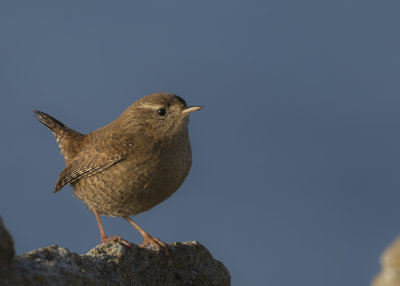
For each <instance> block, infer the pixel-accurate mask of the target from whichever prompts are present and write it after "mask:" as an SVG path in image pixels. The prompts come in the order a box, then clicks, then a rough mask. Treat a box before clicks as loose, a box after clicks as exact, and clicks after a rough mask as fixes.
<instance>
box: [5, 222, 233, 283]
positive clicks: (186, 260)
mask: <svg viewBox="0 0 400 286" xmlns="http://www.w3.org/2000/svg"><path fill="white" fill-rule="evenodd" d="M1 226H2V225H1V223H0V234H1V235H2V236H1V237H0V250H1V253H0V259H2V260H1V261H4V262H5V263H6V264H7V263H8V264H7V265H8V267H9V268H10V267H11V266H12V269H11V270H9V271H7V273H3V274H2V276H0V285H16V286H19V285H60V286H62V285H132V286H134V285H135V286H136V285H221V286H222V285H230V275H229V272H228V270H227V269H226V268H225V266H224V265H223V264H222V263H221V262H219V261H217V260H215V259H214V258H213V257H212V255H211V254H210V252H209V251H208V250H207V249H206V248H205V247H204V246H202V245H201V244H200V243H198V242H195V241H193V242H184V243H178V242H175V243H172V244H170V245H169V246H170V250H171V254H170V256H167V255H166V254H165V253H164V252H157V251H155V250H152V249H143V248H140V247H138V246H133V247H132V248H131V249H127V248H126V247H124V246H122V245H120V244H119V243H116V242H110V243H107V244H100V245H97V246H96V247H94V248H93V249H91V250H90V251H89V252H88V253H87V254H85V255H79V254H77V253H73V252H70V251H69V250H68V249H66V248H63V247H59V246H57V245H53V246H48V247H45V248H40V249H37V250H33V251H31V252H29V253H27V254H24V255H19V256H15V257H14V258H13V259H10V257H11V258H12V257H13V253H14V249H13V246H12V239H11V237H10V236H9V235H8V238H9V239H10V240H8V244H3V236H4V237H7V235H4V234H3V232H2V229H1ZM6 233H7V234H8V232H6ZM4 241H7V240H6V239H4ZM10 241H11V244H10ZM3 245H5V246H6V247H5V248H2V247H3ZM11 260H13V261H12V265H11Z"/></svg>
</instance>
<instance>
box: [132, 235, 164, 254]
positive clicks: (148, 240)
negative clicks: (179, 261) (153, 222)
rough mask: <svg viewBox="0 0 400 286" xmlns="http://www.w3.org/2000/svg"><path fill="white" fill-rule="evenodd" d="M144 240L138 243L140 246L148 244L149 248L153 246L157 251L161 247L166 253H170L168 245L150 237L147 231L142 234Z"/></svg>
mask: <svg viewBox="0 0 400 286" xmlns="http://www.w3.org/2000/svg"><path fill="white" fill-rule="evenodd" d="M143 238H144V241H143V242H142V243H141V244H139V246H140V247H143V248H144V247H146V246H149V247H150V248H154V249H156V250H157V251H160V249H163V250H164V251H165V253H166V254H167V255H170V251H169V247H168V245H167V244H165V243H164V242H162V241H161V240H159V239H158V238H155V237H152V236H151V235H150V234H148V233H147V232H146V233H145V234H144V235H143Z"/></svg>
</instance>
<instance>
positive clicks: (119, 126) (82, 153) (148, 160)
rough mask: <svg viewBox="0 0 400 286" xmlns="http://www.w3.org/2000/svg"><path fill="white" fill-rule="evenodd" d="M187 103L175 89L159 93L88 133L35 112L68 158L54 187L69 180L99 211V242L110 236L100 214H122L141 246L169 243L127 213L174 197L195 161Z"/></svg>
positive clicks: (88, 204)
mask: <svg viewBox="0 0 400 286" xmlns="http://www.w3.org/2000/svg"><path fill="white" fill-rule="evenodd" d="M201 108H202V107H199V106H193V107H188V106H187V105H186V102H185V101H184V100H183V99H182V98H180V97H178V96H176V95H173V94H169V93H155V94H151V95H148V96H145V97H143V98H141V99H140V100H138V101H136V102H135V103H133V104H132V105H131V106H129V107H128V108H127V109H126V110H125V111H124V112H123V113H122V114H121V115H120V116H119V117H118V118H117V119H116V120H115V121H113V122H111V123H110V124H108V125H106V126H104V127H102V128H100V129H98V130H96V131H93V132H91V133H89V134H87V135H83V134H81V133H78V132H76V131H74V130H72V129H70V128H68V127H67V126H65V125H64V124H63V123H61V122H60V121H58V120H57V119H55V118H53V117H51V116H50V115H48V114H46V113H43V112H40V111H34V112H35V114H36V116H37V119H38V120H39V121H40V122H42V123H43V124H44V125H46V126H47V127H48V128H49V129H50V130H51V131H52V132H53V133H54V135H55V136H56V139H57V142H58V144H59V147H60V152H61V154H63V156H64V158H65V164H66V167H65V169H64V170H63V171H62V172H61V174H60V176H59V179H58V181H57V183H56V186H55V189H54V192H57V191H59V190H60V189H61V188H62V187H64V186H65V185H67V184H71V186H72V187H73V189H74V194H75V195H76V196H77V197H78V198H79V199H81V200H82V201H83V202H84V203H85V204H86V205H87V206H88V207H89V208H90V209H91V210H92V211H93V213H94V214H95V216H96V219H97V222H98V224H99V229H100V235H101V241H102V242H106V241H110V240H117V241H120V242H122V243H124V244H125V245H128V246H129V245H130V244H129V243H128V242H127V241H125V240H123V239H121V238H120V237H119V235H116V236H114V237H107V236H106V235H105V233H104V230H103V227H102V225H101V221H100V217H99V214H102V215H106V216H116V217H123V218H125V219H126V220H128V221H129V222H130V223H131V224H132V225H133V226H134V227H135V228H136V229H137V230H138V231H139V232H140V233H141V234H142V235H143V237H144V239H145V241H144V242H143V243H142V244H141V246H146V245H149V244H150V245H151V246H155V247H156V248H159V247H163V248H166V245H165V244H164V243H163V242H161V241H160V240H158V239H156V238H152V237H151V236H150V235H149V234H148V233H147V232H145V231H144V230H143V229H141V228H140V227H139V226H138V225H136V224H135V223H134V222H133V221H132V219H130V218H129V217H128V216H129V215H136V214H139V213H141V212H144V211H147V210H149V209H151V208H152V207H154V206H155V205H157V204H159V203H161V202H162V201H164V200H165V199H167V198H168V197H169V196H171V195H172V194H173V193H174V192H175V191H176V190H177V189H178V188H179V187H180V185H181V184H182V183H183V181H184V180H185V178H186V176H187V174H188V173H189V170H190V167H191V163H192V153H191V148H190V141H189V134H188V121H189V119H188V115H189V113H191V112H193V111H196V110H199V109H201Z"/></svg>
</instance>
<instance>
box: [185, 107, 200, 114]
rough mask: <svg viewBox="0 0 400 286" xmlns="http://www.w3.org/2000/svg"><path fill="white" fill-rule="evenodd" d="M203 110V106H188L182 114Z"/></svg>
mask: <svg viewBox="0 0 400 286" xmlns="http://www.w3.org/2000/svg"><path fill="white" fill-rule="evenodd" d="M200 109H203V106H188V107H186V108H185V109H184V110H182V113H184V114H189V113H191V112H194V111H197V110H200Z"/></svg>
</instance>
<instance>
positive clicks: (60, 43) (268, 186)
mask: <svg viewBox="0 0 400 286" xmlns="http://www.w3.org/2000/svg"><path fill="white" fill-rule="evenodd" d="M399 9H400V2H399V1H394V0H393V1H370V0H353V1H348V0H346V1H340V0H339V1H321V0H313V1H312V0H310V1H295V0H293V1H282V0H274V1H63V2H61V1H2V2H0V37H1V45H0V96H1V97H0V98H1V106H2V110H1V112H0V122H1V132H2V133H1V134H2V136H1V140H0V144H1V145H0V147H1V148H0V156H1V164H0V173H1V180H0V190H1V193H0V215H1V216H2V217H3V219H4V222H5V224H6V226H7V227H8V229H9V230H10V231H11V233H12V235H13V237H14V240H15V247H16V250H17V252H18V253H25V252H27V251H30V250H32V249H35V248H39V247H44V246H46V245H51V244H58V245H61V246H64V247H67V248H69V249H70V250H72V251H76V252H79V253H85V252H87V251H88V250H89V249H91V248H92V247H93V246H95V245H96V244H97V243H99V234H98V228H97V225H96V221H95V219H94V217H93V215H92V214H91V213H90V212H88V210H87V209H86V208H85V207H84V206H83V204H82V203H81V202H80V201H79V200H77V199H75V198H74V197H73V195H72V189H71V188H70V187H69V186H68V187H66V188H64V189H63V190H62V191H61V192H59V193H57V194H56V195H53V194H52V193H51V191H52V190H53V187H54V185H55V182H56V180H57V177H58V174H59V172H60V171H61V170H62V169H63V167H64V163H63V159H62V157H61V155H60V154H59V151H58V147H57V144H56V143H55V139H54V137H53V135H52V134H51V133H50V132H49V131H48V130H47V129H46V128H45V127H44V126H42V125H41V124H40V123H39V122H37V121H36V120H35V119H34V118H33V114H32V110H34V109H39V110H42V111H45V112H47V113H49V114H51V115H53V116H54V117H56V118H57V119H59V120H60V121H62V122H64V123H65V124H67V125H68V126H70V127H71V128H73V129H75V130H77V131H80V132H84V133H86V132H90V131H92V130H95V129H97V128H99V127H101V126H103V125H105V124H107V123H109V122H111V121H112V120H114V119H115V118H116V117H118V116H119V114H120V113H121V112H122V111H123V110H124V109H125V108H126V107H127V106H129V105H130V104H131V103H132V102H134V101H135V100H137V99H138V98H140V97H142V96H144V95H146V94H149V93H153V92H157V91H168V92H172V93H175V94H178V95H180V96H182V97H183V98H185V99H186V101H187V102H188V103H189V104H192V105H203V106H204V107H205V109H204V110H202V111H200V112H197V113H195V114H193V115H191V122H190V135H191V140H192V146H193V167H192V170H191V173H190V175H189V177H188V178H187V180H186V182H185V183H184V185H183V186H182V187H181V188H180V190H179V191H178V192H177V193H176V194H175V195H174V196H172V197H171V198H170V199H169V200H167V201H166V202H164V203H162V204H161V205H159V206H157V207H155V208H154V209H152V210H150V211H148V212H146V213H143V214H140V215H138V216H137V217H136V218H135V220H136V222H137V223H138V224H139V225H141V226H142V227H143V228H144V229H146V230H147V231H149V232H150V233H151V234H153V235H154V236H157V237H159V238H161V239H162V240H164V241H166V242H173V241H187V240H198V241H200V242H201V243H203V244H204V245H205V246H206V247H207V248H208V249H209V250H210V251H211V252H212V254H213V255H214V257H215V258H217V259H219V260H221V261H223V262H224V264H225V265H226V266H227V267H228V269H229V270H230V272H231V274H232V282H233V285H283V286H285V285H299V286H301V285H325V286H337V285H352V286H354V285H368V284H369V282H370V281H371V278H372V277H373V276H374V275H375V274H376V273H377V272H378V271H379V262H378V259H379V255H380V253H381V251H382V250H383V249H384V248H385V247H386V246H387V245H388V244H389V243H390V242H391V241H392V240H393V239H394V238H395V237H396V236H397V235H399V234H400V224H399V218H400V208H399V199H400V177H399V169H400V163H399V162H400V149H399V146H400V135H399V129H400V112H399V109H400V81H399V75H400V54H399V51H400V37H399V25H400V17H399ZM103 222H104V227H105V230H106V233H108V234H110V235H112V234H116V233H120V234H121V235H122V236H123V237H124V238H126V239H128V240H130V241H133V242H135V243H140V242H141V237H140V235H139V234H138V233H137V232H136V231H135V230H134V229H133V228H132V227H131V226H130V225H129V224H128V223H127V222H126V221H124V220H123V219H119V218H104V219H103Z"/></svg>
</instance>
